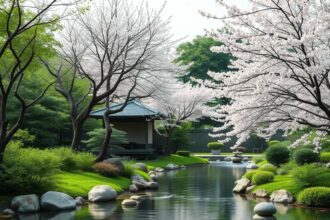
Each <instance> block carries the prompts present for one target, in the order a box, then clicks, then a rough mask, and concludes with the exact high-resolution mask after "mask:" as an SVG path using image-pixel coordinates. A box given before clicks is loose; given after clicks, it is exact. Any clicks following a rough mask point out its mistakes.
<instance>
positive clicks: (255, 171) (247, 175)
mask: <svg viewBox="0 0 330 220" xmlns="http://www.w3.org/2000/svg"><path fill="white" fill-rule="evenodd" d="M257 172H259V171H258V170H251V171H248V172H246V173H245V174H244V177H245V178H247V179H249V180H252V177H253V175H254V174H256V173H257Z"/></svg>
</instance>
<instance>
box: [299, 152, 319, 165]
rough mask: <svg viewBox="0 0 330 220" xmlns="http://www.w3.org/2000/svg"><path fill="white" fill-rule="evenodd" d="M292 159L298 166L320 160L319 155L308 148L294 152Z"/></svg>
mask: <svg viewBox="0 0 330 220" xmlns="http://www.w3.org/2000/svg"><path fill="white" fill-rule="evenodd" d="M293 158H294V160H295V162H296V163H297V164H299V165H303V164H309V163H315V162H318V161H319V160H320V156H319V154H317V153H315V152H314V151H313V150H311V149H309V148H301V149H298V150H296V151H295V152H294V154H293Z"/></svg>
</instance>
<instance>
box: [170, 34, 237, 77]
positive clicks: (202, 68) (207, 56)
mask: <svg viewBox="0 0 330 220" xmlns="http://www.w3.org/2000/svg"><path fill="white" fill-rule="evenodd" d="M221 45H222V43H220V42H218V41H216V40H214V39H212V38H210V37H203V36H197V37H196V38H195V39H193V41H192V42H187V43H183V44H181V45H179V47H178V48H177V52H178V54H179V56H178V57H177V58H176V59H175V63H177V64H179V65H181V66H188V69H187V71H188V74H186V75H185V76H183V77H182V80H183V81H184V82H190V81H191V77H194V78H196V79H202V80H205V79H211V78H210V76H209V75H208V74H207V72H208V71H212V72H227V71H229V70H231V69H230V68H229V65H230V63H231V60H232V59H233V57H232V56H231V55H230V54H226V53H215V52H212V51H211V50H210V48H211V47H213V46H221Z"/></svg>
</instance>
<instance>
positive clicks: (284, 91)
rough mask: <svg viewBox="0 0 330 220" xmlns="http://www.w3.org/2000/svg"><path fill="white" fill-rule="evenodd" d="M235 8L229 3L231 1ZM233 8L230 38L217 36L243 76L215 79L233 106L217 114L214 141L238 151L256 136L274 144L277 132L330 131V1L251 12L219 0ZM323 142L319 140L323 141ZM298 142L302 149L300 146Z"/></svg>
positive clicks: (263, 1)
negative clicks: (230, 144)
mask: <svg viewBox="0 0 330 220" xmlns="http://www.w3.org/2000/svg"><path fill="white" fill-rule="evenodd" d="M227 2H230V1H227ZM218 3H219V4H220V6H222V7H224V8H225V9H227V15H225V16H223V17H219V16H212V15H208V14H206V13H204V15H205V16H209V17H211V18H215V19H222V20H223V22H224V23H225V25H226V28H227V29H226V30H227V31H226V32H221V33H220V32H213V33H211V35H212V36H213V37H214V38H215V39H216V40H218V41H221V42H223V43H224V45H223V46H220V47H214V48H212V50H213V51H215V52H226V53H231V54H232V55H233V56H234V57H236V58H237V59H236V60H234V61H233V62H232V68H237V69H238V71H236V72H227V73H212V72H210V73H209V75H210V76H212V77H213V78H214V79H215V80H219V81H221V82H222V83H221V84H220V85H216V84H214V83H211V82H205V85H206V86H209V87H213V88H214V89H215V91H216V93H217V94H216V95H217V96H218V97H228V98H230V100H231V103H230V105H221V106H218V108H217V109H216V110H215V111H214V112H213V114H212V116H213V118H215V119H216V120H218V121H220V122H223V126H221V127H218V128H215V129H214V134H213V136H215V137H219V139H223V140H229V139H230V137H232V136H237V137H238V141H237V142H236V145H239V144H241V143H242V142H244V141H245V140H246V139H247V138H248V137H249V135H250V134H251V133H252V132H257V134H258V135H259V136H261V137H265V138H268V137H270V136H271V135H273V134H274V133H275V132H276V130H278V129H282V130H284V131H292V130H297V129H301V128H303V127H305V126H311V127H314V128H316V129H318V130H319V131H328V130H329V126H330V79H329V71H330V1H323V0H308V1H307V0H306V1H303V0H290V1H287V0H277V1H272V0H251V1H250V3H251V5H252V7H251V9H250V10H249V11H244V10H241V9H239V8H238V7H236V6H231V5H230V4H227V3H226V1H220V0H219V1H218ZM317 141H319V140H315V142H317ZM296 144H297V143H296Z"/></svg>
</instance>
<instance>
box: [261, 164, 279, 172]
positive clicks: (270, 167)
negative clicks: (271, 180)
mask: <svg viewBox="0 0 330 220" xmlns="http://www.w3.org/2000/svg"><path fill="white" fill-rule="evenodd" d="M259 170H261V171H268V172H272V173H274V174H276V171H277V168H276V167H275V166H274V165H273V164H269V163H268V164H264V165H262V166H261V167H260V168H259Z"/></svg>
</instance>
